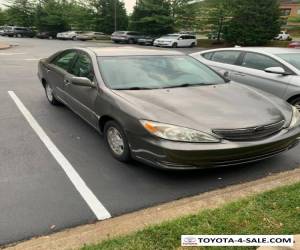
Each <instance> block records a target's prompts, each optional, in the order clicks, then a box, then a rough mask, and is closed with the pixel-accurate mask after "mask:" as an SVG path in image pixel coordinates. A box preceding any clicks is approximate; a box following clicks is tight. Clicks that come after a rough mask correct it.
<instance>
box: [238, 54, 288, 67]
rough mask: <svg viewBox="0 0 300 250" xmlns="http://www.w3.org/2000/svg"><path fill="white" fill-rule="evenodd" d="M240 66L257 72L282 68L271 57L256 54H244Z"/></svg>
mask: <svg viewBox="0 0 300 250" xmlns="http://www.w3.org/2000/svg"><path fill="white" fill-rule="evenodd" d="M242 66H243V67H247V68H251V69H258V70H265V69H266V68H270V67H282V65H281V64H280V63H279V62H277V61H276V60H274V59H272V58H271V57H268V56H265V55H261V54H257V53H246V55H245V57H244V60H243V63H242Z"/></svg>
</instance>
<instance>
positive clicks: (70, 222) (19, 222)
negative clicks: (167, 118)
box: [0, 38, 300, 245]
mask: <svg viewBox="0 0 300 250" xmlns="http://www.w3.org/2000/svg"><path fill="white" fill-rule="evenodd" d="M2 40H3V41H9V42H11V43H15V44H17V43H18V44H19V46H17V47H14V48H13V49H10V50H6V51H0V140H1V147H0V159H1V161H0V197H1V202H0V210H1V213H0V222H1V223H0V245H2V244H6V243H9V242H14V241H18V240H24V239H27V238H30V237H32V236H37V235H41V234H47V233H50V232H53V231H57V230H61V229H63V228H68V227H72V226H74V225H80V224H84V223H89V222H93V221H95V220H97V218H99V217H97V216H96V215H95V212H94V211H93V209H91V206H89V203H88V202H87V201H86V200H85V199H84V197H83V196H82V193H80V190H78V188H77V187H76V185H75V184H74V182H72V180H71V178H70V176H68V174H67V172H66V171H65V170H64V168H62V166H61V164H60V162H59V161H58V160H57V159H56V158H55V157H54V156H53V154H51V150H49V148H47V147H46V145H45V144H44V143H43V142H42V140H41V138H40V137H39V134H38V133H36V131H35V130H34V129H33V128H32V127H31V126H30V124H29V123H28V122H27V121H26V119H25V117H24V115H23V114H22V113H21V112H20V110H19V109H18V107H17V105H16V103H15V102H14V100H13V99H12V98H11V97H10V95H9V94H8V91H14V93H15V94H16V95H17V97H18V98H19V100H20V101H21V102H22V104H23V105H24V107H25V108H26V109H27V110H28V111H29V112H30V113H31V114H32V116H33V117H34V119H35V120H36V122H37V123H38V124H39V126H40V127H41V128H42V129H43V131H44V132H45V134H46V135H47V136H48V137H49V138H50V139H51V141H52V142H53V145H55V147H57V149H58V150H59V151H60V152H61V153H62V155H63V157H64V158H65V159H66V160H67V161H68V162H69V163H70V165H71V167H72V168H73V169H74V171H75V172H76V173H77V174H78V176H79V177H80V179H81V180H82V181H83V182H84V183H85V184H86V187H87V188H88V189H89V190H90V191H91V192H92V193H93V195H95V197H96V199H97V200H98V201H99V202H100V203H101V204H102V205H103V207H104V208H105V209H106V210H107V211H108V212H109V214H110V215H112V216H117V215H121V214H124V213H128V212H131V211H136V210H139V209H141V208H146V207H149V206H153V205H156V204H161V203H165V202H168V201H172V200H176V199H179V198H182V197H187V196H192V195H196V194H199V193H202V192H206V191H209V190H214V189H218V188H221V187H225V186H228V185H231V184H236V183H242V182H246V181H249V180H254V179H257V178H261V177H263V176H267V175H270V174H272V173H276V172H282V171H286V170H290V169H294V168H297V167H298V166H299V165H300V155H299V154H298V152H299V149H300V147H299V146H298V147H296V148H295V149H293V150H291V151H289V152H287V153H284V154H282V155H280V156H277V157H274V158H272V159H269V160H265V161H262V162H259V163H254V164H249V165H245V166H240V167H234V168H223V169H213V170H206V171H193V172H187V173H185V172H180V173H170V172H165V171H160V170H157V169H153V168H150V167H147V166H144V165H143V164H141V163H138V162H133V163H131V164H123V163H120V162H118V161H116V160H114V159H113V158H112V157H111V156H110V154H109V152H108V150H107V148H106V146H105V145H104V141H103V139H102V137H101V136H100V135H99V134H98V133H97V132H96V131H95V130H94V129H93V128H91V127H90V126H89V125H87V124H86V123H85V122H84V121H83V120H81V119H80V118H79V117H77V116H76V115H75V114H74V113H72V112H71V111H70V110H69V109H67V108H66V107H64V106H58V107H54V106H51V105H49V104H48V102H47V100H46V98H45V96H44V92H43V89H42V87H41V84H40V83H39V81H38V79H37V76H36V72H37V60H38V59H39V58H42V57H45V56H48V55H50V54H52V53H54V52H55V51H57V50H59V49H64V48H68V47H77V46H111V45H110V44H105V43H99V44H98V43H97V44H96V43H92V42H87V43H80V42H76V41H55V40H51V41H49V40H38V39H8V38H0V41H2ZM114 46H115V45H114ZM196 50H199V48H195V49H192V51H196ZM181 51H184V52H187V53H188V52H192V51H191V49H181Z"/></svg>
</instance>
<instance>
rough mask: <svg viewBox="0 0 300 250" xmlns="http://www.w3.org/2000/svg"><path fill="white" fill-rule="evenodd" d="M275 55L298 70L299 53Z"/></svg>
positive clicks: (299, 66) (299, 63)
mask: <svg viewBox="0 0 300 250" xmlns="http://www.w3.org/2000/svg"><path fill="white" fill-rule="evenodd" d="M277 56H278V57H280V58H281V59H283V60H285V61H286V62H288V63H289V64H292V65H293V66H294V67H295V68H297V69H299V70H300V53H289V54H278V55H277Z"/></svg>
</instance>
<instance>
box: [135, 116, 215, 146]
mask: <svg viewBox="0 0 300 250" xmlns="http://www.w3.org/2000/svg"><path fill="white" fill-rule="evenodd" d="M140 122H141V123H142V125H143V127H144V128H145V129H146V130H147V131H148V132H149V133H150V134H153V135H155V136H157V137H160V138H163V139H166V140H170V141H179V142H193V143H205V142H206V143H207V142H220V140H219V139H217V138H215V137H213V136H212V135H209V134H206V133H203V132H200V131H197V130H194V129H189V128H183V127H178V126H174V125H170V124H164V123H158V122H152V121H145V120H142V121H140Z"/></svg>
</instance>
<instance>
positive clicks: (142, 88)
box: [114, 87, 151, 90]
mask: <svg viewBox="0 0 300 250" xmlns="http://www.w3.org/2000/svg"><path fill="white" fill-rule="evenodd" d="M145 89H146V90H147V89H148V90H149V89H151V88H145V87H131V88H118V89H114V90H145Z"/></svg>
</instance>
